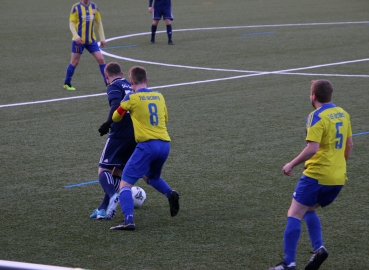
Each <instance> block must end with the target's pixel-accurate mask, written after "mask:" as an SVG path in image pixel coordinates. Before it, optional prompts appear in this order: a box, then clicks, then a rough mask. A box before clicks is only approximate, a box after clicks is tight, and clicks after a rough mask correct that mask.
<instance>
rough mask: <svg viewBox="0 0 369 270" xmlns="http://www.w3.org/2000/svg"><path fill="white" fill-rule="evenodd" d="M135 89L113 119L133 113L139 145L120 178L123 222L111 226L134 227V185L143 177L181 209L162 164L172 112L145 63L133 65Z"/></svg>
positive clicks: (173, 209) (173, 212)
mask: <svg viewBox="0 0 369 270" xmlns="http://www.w3.org/2000/svg"><path fill="white" fill-rule="evenodd" d="M129 77H130V81H131V84H132V89H133V93H130V94H128V95H126V97H125V98H124V100H123V101H122V102H121V104H120V106H119V107H118V109H117V110H116V111H115V112H114V114H113V121H114V122H116V121H120V120H121V119H122V116H124V115H125V112H126V111H129V112H130V114H131V118H132V122H133V127H134V131H135V139H136V141H137V143H138V144H137V147H136V149H135V151H134V152H133V154H132V156H131V158H130V159H129V161H128V163H127V164H126V166H125V167H124V170H123V176H122V180H121V182H120V196H119V201H120V206H121V209H122V212H123V215H124V220H123V223H121V224H119V225H117V226H114V227H111V228H110V229H111V230H134V229H135V224H134V222H133V212H134V208H133V199H132V192H131V187H132V186H133V185H134V184H135V183H136V182H137V181H138V179H140V178H143V179H144V180H145V181H146V182H147V183H148V184H149V185H151V186H152V187H154V188H155V189H156V190H157V191H159V192H161V193H162V194H164V195H165V196H166V197H167V198H168V201H169V206H170V214H171V216H172V217H173V216H175V215H177V213H178V211H179V194H178V192H177V191H175V190H173V189H172V188H171V187H170V186H169V185H168V184H167V182H165V180H164V179H163V178H161V177H160V174H161V170H162V167H163V165H164V163H165V161H166V160H167V158H168V155H169V151H170V140H171V139H170V137H169V134H168V132H167V127H166V123H167V122H168V112H167V107H166V105H165V99H164V97H163V95H162V94H161V93H158V92H154V91H152V90H150V89H148V88H147V82H148V79H147V75H146V70H145V69H144V68H143V67H138V66H136V67H133V68H131V70H130V72H129Z"/></svg>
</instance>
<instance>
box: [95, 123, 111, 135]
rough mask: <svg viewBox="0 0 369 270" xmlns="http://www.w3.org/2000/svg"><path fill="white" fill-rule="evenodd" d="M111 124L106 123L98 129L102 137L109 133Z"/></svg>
mask: <svg viewBox="0 0 369 270" xmlns="http://www.w3.org/2000/svg"><path fill="white" fill-rule="evenodd" d="M110 124H111V123H110V122H105V123H104V124H102V125H101V127H100V128H99V129H98V131H99V132H100V136H104V135H105V134H108V133H109V130H110Z"/></svg>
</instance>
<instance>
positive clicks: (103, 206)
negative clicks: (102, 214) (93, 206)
mask: <svg viewBox="0 0 369 270" xmlns="http://www.w3.org/2000/svg"><path fill="white" fill-rule="evenodd" d="M109 201H110V197H109V195H108V194H106V193H105V196H104V199H103V200H102V202H101V204H100V206H99V207H98V208H97V209H98V210H101V209H105V210H106V209H107V208H108V205H109Z"/></svg>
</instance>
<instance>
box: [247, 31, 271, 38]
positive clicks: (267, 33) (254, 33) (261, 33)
mask: <svg viewBox="0 0 369 270" xmlns="http://www.w3.org/2000/svg"><path fill="white" fill-rule="evenodd" d="M275 33H277V31H272V32H253V33H248V34H242V35H241V36H244V37H246V36H255V35H270V34H275Z"/></svg>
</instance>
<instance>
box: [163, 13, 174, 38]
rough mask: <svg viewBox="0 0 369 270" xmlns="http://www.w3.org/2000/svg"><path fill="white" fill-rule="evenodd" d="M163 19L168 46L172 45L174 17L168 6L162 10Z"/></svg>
mask: <svg viewBox="0 0 369 270" xmlns="http://www.w3.org/2000/svg"><path fill="white" fill-rule="evenodd" d="M163 19H164V20H165V25H166V28H167V36H168V44H169V45H174V43H173V41H172V21H173V19H174V17H173V14H172V10H171V7H170V6H168V7H166V8H165V9H163Z"/></svg>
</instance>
